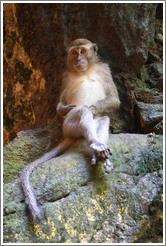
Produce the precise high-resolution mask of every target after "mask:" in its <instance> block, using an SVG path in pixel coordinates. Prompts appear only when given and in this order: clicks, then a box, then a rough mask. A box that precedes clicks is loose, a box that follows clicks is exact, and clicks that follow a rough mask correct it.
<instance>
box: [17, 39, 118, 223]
mask: <svg viewBox="0 0 166 246" xmlns="http://www.w3.org/2000/svg"><path fill="white" fill-rule="evenodd" d="M119 105H120V101H119V97H118V92H117V89H116V86H115V84H114V82H113V79H112V76H111V72H110V69H109V67H108V65H107V64H105V63H102V62H101V61H100V60H99V58H98V57H97V45H96V44H94V43H92V42H90V41H89V40H87V39H76V40H74V41H72V42H71V43H70V44H69V46H68V48H67V68H66V71H65V72H64V74H63V84H62V92H61V96H60V101H59V103H58V105H57V113H58V114H59V115H60V116H62V117H63V118H64V121H63V129H62V130H63V137H64V140H63V141H62V143H60V144H59V145H58V146H57V147H55V148H54V149H52V150H51V151H50V152H48V153H46V154H45V155H44V156H43V157H41V158H39V159H37V160H35V161H34V162H32V163H30V164H29V165H27V166H26V167H25V168H24V169H23V171H22V172H21V175H20V178H21V184H22V187H23V190H24V193H25V199H26V200H25V201H26V204H27V205H28V207H29V210H30V212H31V214H32V217H33V220H34V222H35V221H36V220H40V219H41V218H42V216H41V211H40V209H39V207H38V205H37V201H36V198H35V195H34V193H33V189H32V187H31V185H30V174H31V172H32V171H33V170H34V169H35V168H36V167H37V166H39V165H41V164H43V163H44V162H46V161H48V160H50V159H51V158H53V157H56V156H58V155H60V154H62V153H63V152H64V151H65V150H67V149H68V148H69V147H70V146H71V145H72V144H73V143H74V142H75V141H76V140H77V139H80V138H84V139H85V140H86V141H87V144H88V146H89V148H90V150H91V153H92V157H91V165H96V164H97V163H98V162H99V161H101V162H102V163H103V165H104V168H105V170H106V172H107V173H110V172H111V170H112V168H113V165H112V163H111V162H110V160H109V156H110V155H111V154H112V153H111V150H110V148H109V147H108V146H107V141H108V137H109V118H108V117H107V116H104V117H99V114H100V113H101V112H104V111H105V110H106V109H107V108H110V109H111V110H112V109H113V110H114V109H117V108H118V107H119Z"/></svg>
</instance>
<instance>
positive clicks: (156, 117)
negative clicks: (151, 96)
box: [137, 102, 163, 134]
mask: <svg viewBox="0 0 166 246" xmlns="http://www.w3.org/2000/svg"><path fill="white" fill-rule="evenodd" d="M137 106H138V111H139V114H140V122H141V127H142V129H143V130H144V131H145V132H146V133H147V132H156V131H155V130H157V128H156V127H155V126H156V125H157V124H158V123H159V122H161V121H162V119H163V105H162V104H150V103H143V102H137ZM160 127H161V124H160ZM160 129H161V128H160ZM157 132H158V133H159V131H157ZM157 132H156V133H157ZM160 134H162V130H161V131H160Z"/></svg>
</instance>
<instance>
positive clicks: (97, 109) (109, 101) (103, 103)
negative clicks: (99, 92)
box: [89, 94, 120, 116]
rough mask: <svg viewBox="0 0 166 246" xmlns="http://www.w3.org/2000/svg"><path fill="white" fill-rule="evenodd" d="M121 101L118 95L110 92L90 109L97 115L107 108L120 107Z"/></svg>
mask: <svg viewBox="0 0 166 246" xmlns="http://www.w3.org/2000/svg"><path fill="white" fill-rule="evenodd" d="M119 106H120V101H119V98H118V97H115V96H114V95H111V94H109V95H108V96H107V97H106V98H105V99H104V100H99V101H97V102H96V103H95V104H93V105H91V106H90V107H89V109H90V110H91V112H92V113H93V115H94V116H96V115H97V114H98V113H101V112H104V111H105V110H106V109H108V108H110V109H113V110H115V109H118V108H119Z"/></svg>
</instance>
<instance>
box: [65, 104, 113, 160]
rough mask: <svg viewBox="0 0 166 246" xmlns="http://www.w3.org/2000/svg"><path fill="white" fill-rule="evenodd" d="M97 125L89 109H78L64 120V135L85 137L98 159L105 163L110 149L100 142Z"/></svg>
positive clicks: (67, 136)
mask: <svg viewBox="0 0 166 246" xmlns="http://www.w3.org/2000/svg"><path fill="white" fill-rule="evenodd" d="M96 125H97V124H96V122H95V120H94V119H93V114H92V112H91V111H90V110H89V108H88V107H84V106H80V107H76V108H74V109H72V110H71V111H70V112H69V113H68V114H67V116H66V118H65V120H64V123H63V135H64V137H65V138H81V137H84V138H85V139H86V140H87V142H88V144H89V146H90V148H91V150H92V151H93V152H95V154H96V155H97V156H98V159H101V160H102V161H105V160H106V159H107V158H108V155H109V153H110V149H109V147H108V146H107V145H106V144H104V143H102V142H100V141H99V140H98V136H97V131H96V129H97V126H96ZM99 135H100V134H99Z"/></svg>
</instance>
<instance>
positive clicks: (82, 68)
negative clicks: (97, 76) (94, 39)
mask: <svg viewBox="0 0 166 246" xmlns="http://www.w3.org/2000/svg"><path fill="white" fill-rule="evenodd" d="M74 68H75V70H77V71H85V70H86V69H87V63H86V62H84V61H83V62H80V61H79V62H75V63H74Z"/></svg>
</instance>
